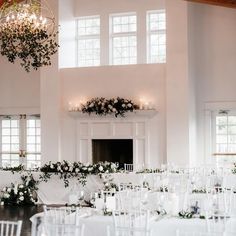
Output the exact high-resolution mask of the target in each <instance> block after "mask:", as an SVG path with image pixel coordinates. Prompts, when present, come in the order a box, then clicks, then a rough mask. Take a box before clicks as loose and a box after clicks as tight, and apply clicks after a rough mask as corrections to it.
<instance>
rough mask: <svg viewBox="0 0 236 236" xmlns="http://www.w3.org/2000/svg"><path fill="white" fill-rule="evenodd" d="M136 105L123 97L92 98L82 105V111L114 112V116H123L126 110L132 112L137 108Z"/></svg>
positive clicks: (90, 112) (99, 113) (96, 112)
mask: <svg viewBox="0 0 236 236" xmlns="http://www.w3.org/2000/svg"><path fill="white" fill-rule="evenodd" d="M138 108H139V107H138V105H136V104H134V103H133V102H132V101H131V100H128V99H124V98H120V97H117V98H111V99H105V98H92V99H91V100H89V101H88V102H87V103H86V104H85V105H83V106H82V112H83V113H88V114H92V113H94V114H96V115H100V116H105V115H109V114H114V115H115V117H117V116H121V117H124V115H125V113H126V112H133V111H134V110H137V109H138Z"/></svg>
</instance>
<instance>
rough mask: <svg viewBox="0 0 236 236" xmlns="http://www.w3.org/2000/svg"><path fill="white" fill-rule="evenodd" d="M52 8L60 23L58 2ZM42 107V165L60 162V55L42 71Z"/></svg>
mask: <svg viewBox="0 0 236 236" xmlns="http://www.w3.org/2000/svg"><path fill="white" fill-rule="evenodd" d="M50 7H51V8H52V10H53V12H54V15H55V17H56V25H57V22H58V0H51V1H50ZM40 82H41V84H40V106H41V137H42V138H41V140H42V163H45V162H48V161H57V160H60V133H61V132H60V127H61V125H60V115H61V94H60V86H61V83H60V78H59V68H58V53H57V54H56V55H54V56H53V57H52V66H48V67H44V68H42V69H41V70H40Z"/></svg>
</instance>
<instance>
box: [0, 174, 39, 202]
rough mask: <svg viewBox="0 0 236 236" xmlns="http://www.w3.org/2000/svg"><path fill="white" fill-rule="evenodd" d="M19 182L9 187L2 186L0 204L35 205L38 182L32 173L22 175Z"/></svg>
mask: <svg viewBox="0 0 236 236" xmlns="http://www.w3.org/2000/svg"><path fill="white" fill-rule="evenodd" d="M21 180H22V183H21V184H13V183H12V184H11V186H10V187H4V188H3V190H2V193H1V195H2V197H1V205H18V206H23V205H35V203H36V202H37V194H36V191H37V190H38V184H39V182H38V181H36V180H35V179H34V178H33V176H32V174H28V175H22V176H21Z"/></svg>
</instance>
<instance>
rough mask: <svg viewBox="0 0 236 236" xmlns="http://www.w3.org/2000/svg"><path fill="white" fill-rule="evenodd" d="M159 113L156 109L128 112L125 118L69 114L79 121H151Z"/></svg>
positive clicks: (79, 112) (78, 113) (80, 113)
mask: <svg viewBox="0 0 236 236" xmlns="http://www.w3.org/2000/svg"><path fill="white" fill-rule="evenodd" d="M157 113H158V111H156V110H154V109H149V110H135V111H133V112H127V113H125V116H124V117H120V116H118V117H115V116H114V115H106V116H100V115H95V114H91V115H89V114H86V113H83V112H82V111H69V114H70V116H71V117H74V118H79V119H95V120H96V119H121V120H123V119H127V118H128V119H139V118H147V119H151V118H153V117H154V116H156V115H157Z"/></svg>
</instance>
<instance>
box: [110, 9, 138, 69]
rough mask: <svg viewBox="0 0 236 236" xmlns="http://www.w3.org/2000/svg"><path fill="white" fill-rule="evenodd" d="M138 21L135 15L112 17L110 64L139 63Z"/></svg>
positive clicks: (127, 14)
mask: <svg viewBox="0 0 236 236" xmlns="http://www.w3.org/2000/svg"><path fill="white" fill-rule="evenodd" d="M136 33H137V19H136V14H135V13H126V14H116V15H111V16H110V64H112V65H127V64H136V63H137V36H136Z"/></svg>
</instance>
